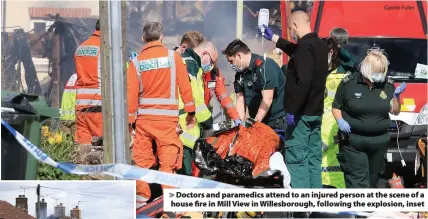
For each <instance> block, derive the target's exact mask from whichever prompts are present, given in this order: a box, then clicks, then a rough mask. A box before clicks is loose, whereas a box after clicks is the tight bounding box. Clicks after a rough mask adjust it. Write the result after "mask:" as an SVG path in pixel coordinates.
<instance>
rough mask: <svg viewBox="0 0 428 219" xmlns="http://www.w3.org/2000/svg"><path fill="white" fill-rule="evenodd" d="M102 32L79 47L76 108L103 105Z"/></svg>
mask: <svg viewBox="0 0 428 219" xmlns="http://www.w3.org/2000/svg"><path fill="white" fill-rule="evenodd" d="M100 43H101V41H100V33H99V31H95V32H94V34H93V35H92V36H91V37H90V38H89V39H88V40H86V41H85V42H83V43H82V44H81V45H80V46H79V47H77V50H76V53H75V55H74V59H75V60H76V73H77V76H78V78H77V84H76V89H77V93H76V109H77V110H79V109H82V108H88V107H93V106H101V105H102V101H101V99H102V98H101V63H100V62H101V60H100Z"/></svg>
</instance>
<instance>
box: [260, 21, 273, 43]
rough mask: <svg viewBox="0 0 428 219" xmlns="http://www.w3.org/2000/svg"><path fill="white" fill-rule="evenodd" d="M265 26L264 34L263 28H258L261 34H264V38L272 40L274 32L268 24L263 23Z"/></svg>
mask: <svg viewBox="0 0 428 219" xmlns="http://www.w3.org/2000/svg"><path fill="white" fill-rule="evenodd" d="M263 27H264V28H265V33H264V35H262V29H260V28H258V31H259V34H260V36H263V37H264V38H266V39H267V40H272V37H273V32H272V29H271V28H270V27H267V26H266V25H264V24H263Z"/></svg>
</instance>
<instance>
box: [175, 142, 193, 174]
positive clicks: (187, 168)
mask: <svg viewBox="0 0 428 219" xmlns="http://www.w3.org/2000/svg"><path fill="white" fill-rule="evenodd" d="M192 161H193V149H191V148H189V147H186V146H183V165H182V167H181V169H180V170H178V171H177V172H178V173H179V174H181V175H188V176H191V175H192Z"/></svg>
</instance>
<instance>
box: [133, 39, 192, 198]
mask: <svg viewBox="0 0 428 219" xmlns="http://www.w3.org/2000/svg"><path fill="white" fill-rule="evenodd" d="M128 71H131V72H132V73H128V75H137V76H138V80H133V81H132V80H129V79H128V82H129V83H128V104H129V105H130V106H133V107H134V108H135V109H137V107H138V110H137V119H136V135H135V141H134V145H133V147H132V156H133V160H134V162H135V164H136V165H137V166H139V167H142V168H152V167H155V166H156V157H155V155H154V153H153V148H152V140H154V141H155V142H156V147H157V148H156V150H157V157H158V159H159V169H160V171H163V172H167V173H175V170H177V169H180V168H181V165H182V160H183V144H182V143H181V141H180V139H179V136H178V134H177V133H176V128H177V126H178V115H179V108H178V92H180V95H181V97H182V99H183V102H184V104H185V107H184V111H185V112H187V113H189V112H195V110H196V108H195V104H194V101H193V97H192V87H191V85H190V81H189V76H188V73H187V69H186V66H185V65H184V63H183V60H182V59H181V57H180V55H179V54H178V53H176V52H175V51H173V50H168V49H167V48H166V47H164V46H163V45H162V44H161V42H160V41H154V42H150V43H148V44H146V45H145V46H144V47H143V49H142V51H141V53H140V55H139V56H138V57H137V58H136V59H133V64H132V65H130V66H129V69H128ZM135 73H136V74H135ZM135 87H137V88H139V89H135ZM136 97H137V98H136ZM131 108H132V107H131ZM131 110H132V109H131ZM163 188H165V187H164V186H163ZM137 195H139V196H143V197H145V198H150V196H151V192H150V188H149V185H148V184H147V183H146V182H143V181H137Z"/></svg>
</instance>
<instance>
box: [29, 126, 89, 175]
mask: <svg viewBox="0 0 428 219" xmlns="http://www.w3.org/2000/svg"><path fill="white" fill-rule="evenodd" d="M40 149H41V150H42V151H43V152H45V153H46V154H47V155H49V156H50V157H51V158H52V159H53V160H55V161H57V162H68V163H72V162H73V155H74V153H75V149H76V145H75V144H74V139H73V136H71V135H70V134H65V133H63V132H62V131H56V132H50V131H49V128H48V126H43V127H42V138H41V145H40ZM87 178H88V177H87V176H80V175H75V174H66V173H64V172H63V171H61V170H59V169H57V168H54V167H51V166H49V165H47V164H44V163H39V164H38V169H37V180H84V179H87Z"/></svg>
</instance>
